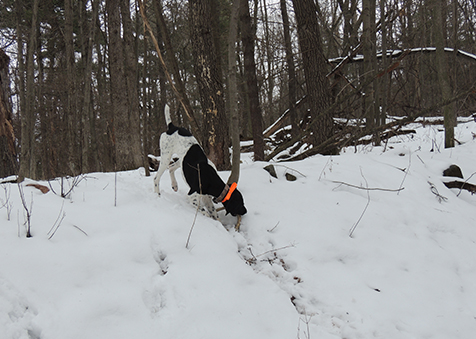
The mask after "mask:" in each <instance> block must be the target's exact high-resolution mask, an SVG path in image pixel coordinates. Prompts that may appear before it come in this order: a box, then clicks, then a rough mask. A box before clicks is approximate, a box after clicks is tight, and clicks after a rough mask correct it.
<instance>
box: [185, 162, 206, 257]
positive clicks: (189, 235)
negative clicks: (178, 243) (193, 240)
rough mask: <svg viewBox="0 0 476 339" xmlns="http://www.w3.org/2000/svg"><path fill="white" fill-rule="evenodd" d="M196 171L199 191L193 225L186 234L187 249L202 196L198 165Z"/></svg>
mask: <svg viewBox="0 0 476 339" xmlns="http://www.w3.org/2000/svg"><path fill="white" fill-rule="evenodd" d="M197 171H198V187H199V189H200V195H199V197H198V204H197V209H196V211H195V216H194V217H193V223H192V227H190V231H189V232H188V238H187V243H186V244H185V248H187V249H188V244H189V243H190V237H191V236H192V231H193V227H194V226H195V221H196V220H197V214H198V210H199V208H200V202H201V200H202V199H201V196H202V180H201V178H200V164H197Z"/></svg>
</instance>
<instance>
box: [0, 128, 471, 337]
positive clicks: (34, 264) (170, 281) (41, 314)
mask: <svg viewBox="0 0 476 339" xmlns="http://www.w3.org/2000/svg"><path fill="white" fill-rule="evenodd" d="M414 127H418V126H417V125H415V126H414ZM417 132H418V133H417V135H414V136H402V137H398V138H394V139H392V140H391V141H390V142H389V144H388V145H387V146H386V149H385V151H384V148H383V147H371V146H365V147H360V148H359V149H358V150H357V152H355V150H354V149H347V150H346V151H345V152H343V153H342V154H341V155H340V156H334V157H324V156H315V157H312V158H310V159H307V160H304V161H300V162H293V163H284V164H276V169H277V171H278V176H279V178H278V179H275V178H273V177H271V176H270V175H269V174H268V172H266V171H264V170H263V167H264V166H265V165H266V164H265V163H259V162H258V163H254V162H252V161H250V160H249V155H247V154H244V155H243V165H242V172H241V177H240V182H239V185H238V187H239V189H240V190H241V192H242V193H243V195H244V197H245V203H246V206H247V208H248V214H247V215H246V216H245V217H244V218H243V222H242V226H241V231H240V232H239V233H236V232H235V231H234V230H233V223H234V218H232V217H230V216H224V215H223V212H220V213H221V214H220V216H221V217H222V223H223V224H224V225H225V227H223V225H222V223H220V222H218V221H213V220H211V219H208V218H206V217H204V216H202V215H200V214H199V215H197V217H196V221H195V224H194V218H195V210H194V208H193V207H192V206H191V205H189V204H188V203H187V201H186V199H185V197H186V192H187V188H186V187H185V184H184V183H183V181H182V180H180V179H181V178H179V185H181V187H180V189H179V192H178V193H175V192H173V191H172V190H171V189H170V188H169V178H168V176H163V179H162V180H163V183H162V185H161V186H162V190H163V191H162V196H161V197H158V196H156V195H155V194H154V192H153V185H152V178H151V177H145V176H144V174H143V170H140V169H139V170H136V171H130V172H122V173H118V174H117V177H115V175H114V174H113V173H108V174H104V173H93V174H88V175H86V176H85V177H84V178H83V179H82V180H81V181H80V182H79V183H78V184H77V186H76V187H75V188H74V189H73V191H72V193H71V194H70V196H69V197H68V198H67V199H63V198H61V197H59V196H57V195H55V194H54V193H53V192H49V193H47V194H42V193H41V192H40V191H39V190H37V189H36V188H33V187H26V186H24V184H26V183H29V182H31V181H27V182H26V183H24V184H22V186H23V192H24V197H25V200H26V202H27V206H29V208H31V210H32V217H31V230H32V234H33V237H32V238H26V237H25V227H24V226H23V224H24V221H25V216H24V208H23V206H22V203H21V200H20V197H19V188H18V186H17V185H13V184H3V185H1V188H0V206H1V205H5V203H8V208H7V206H6V205H5V206H4V207H3V208H2V209H0V338H1V339H3V338H5V339H10V338H45V339H46V338H47V339H64V338H68V339H74V338H78V339H79V338H81V339H83V338H99V339H100V338H115V339H118V338H144V339H145V338H158V337H160V338H173V339H177V338H187V339H194V338H207V339H211V338H217V339H218V338H220V339H223V338H227V339H228V338H237V339H238V338H239V339H241V338H247V339H250V338H257V339H258V338H259V339H262V338H273V339H276V338H283V339H284V338H323V339H326V338H348V339H350V338H386V339H388V338H445V339H446V338H472V336H473V335H474V333H475V332H476V285H475V284H474V282H475V281H476V265H475V262H474V261H475V258H476V222H475V221H476V211H475V207H476V196H472V195H471V194H469V193H468V192H467V191H462V192H459V190H456V189H453V190H449V189H447V188H446V187H445V186H444V185H443V183H442V180H443V177H442V176H441V173H442V171H443V169H445V168H446V167H447V166H449V165H450V164H457V165H459V166H460V167H461V169H462V170H463V173H464V175H465V179H468V178H469V177H470V175H471V174H472V173H474V172H476V140H475V139H474V137H473V134H472V133H476V124H475V123H474V122H466V123H461V124H459V125H458V127H457V129H456V138H457V139H458V140H459V141H460V142H462V143H463V144H462V145H459V146H457V147H456V148H454V149H451V150H445V149H443V146H442V137H443V136H442V132H441V131H439V130H438V126H427V127H425V128H423V127H421V126H420V127H419V128H418V129H417ZM432 149H433V151H432V152H431V150H432ZM286 172H289V173H292V174H294V175H295V176H296V177H297V180H296V181H293V182H291V181H287V180H286V179H285V178H284V174H285V173H286ZM220 175H221V176H222V177H223V178H224V179H226V178H227V176H228V173H226V172H223V173H220ZM469 181H470V182H473V183H475V182H476V176H474V177H473V178H471V179H470V180H469ZM71 183H72V180H69V181H68V182H64V186H65V187H66V188H68V187H69V186H68V185H70V184H71ZM42 184H46V183H42ZM59 184H60V182H59V181H56V182H52V186H53V187H54V188H55V190H56V191H59ZM46 185H47V184H46ZM350 185H353V186H357V187H361V188H367V187H368V188H372V190H364V189H359V188H357V187H352V186H350ZM373 188H375V190H374V189H373ZM402 188H403V189H402ZM116 192H117V193H116ZM435 193H438V194H439V195H440V196H441V197H444V198H445V199H443V198H441V197H440V198H438V196H437V195H436V194H435ZM115 204H116V206H114V205H115ZM192 224H194V227H193V230H192V233H191V236H190V243H189V247H188V248H186V247H185V244H186V242H187V238H188V235H189V232H190V230H191V227H192ZM354 227H355V229H354V231H353V236H352V237H349V232H350V230H351V229H352V228H354ZM49 237H51V238H50V239H49Z"/></svg>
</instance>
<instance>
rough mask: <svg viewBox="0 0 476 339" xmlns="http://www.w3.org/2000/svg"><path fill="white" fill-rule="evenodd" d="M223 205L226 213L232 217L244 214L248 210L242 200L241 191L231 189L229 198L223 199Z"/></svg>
mask: <svg viewBox="0 0 476 339" xmlns="http://www.w3.org/2000/svg"><path fill="white" fill-rule="evenodd" d="M223 206H225V209H226V214H228V213H230V214H231V215H232V216H234V217H235V216H237V215H245V214H246V212H248V211H247V210H246V207H245V203H244V201H243V195H241V192H240V191H238V190H234V191H233V193H232V195H231V197H230V200H228V201H225V202H224V203H223Z"/></svg>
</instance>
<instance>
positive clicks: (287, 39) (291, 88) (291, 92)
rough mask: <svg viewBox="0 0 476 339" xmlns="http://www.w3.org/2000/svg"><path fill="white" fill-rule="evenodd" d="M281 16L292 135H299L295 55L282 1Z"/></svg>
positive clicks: (284, 0)
mask: <svg viewBox="0 0 476 339" xmlns="http://www.w3.org/2000/svg"><path fill="white" fill-rule="evenodd" d="M280 6H281V16H282V17H283V33H284V49H285V51H286V64H287V67H288V106H289V117H290V120H291V128H292V134H293V135H295V134H297V130H298V117H297V113H296V84H297V82H296V72H295V69H294V55H293V49H292V44H291V33H290V29H289V27H290V26H289V16H288V10H287V8H286V0H280Z"/></svg>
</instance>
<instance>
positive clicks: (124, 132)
mask: <svg viewBox="0 0 476 339" xmlns="http://www.w3.org/2000/svg"><path fill="white" fill-rule="evenodd" d="M120 5H121V1H120V0H107V1H106V10H107V23H108V33H109V44H108V46H109V69H110V73H111V103H112V108H113V114H114V122H113V143H114V146H115V147H114V149H115V154H114V155H115V165H116V166H115V167H116V168H115V170H117V171H124V170H130V169H135V168H138V167H140V166H141V165H142V157H141V154H142V152H141V147H140V143H137V138H136V137H135V136H134V137H133V135H132V134H134V133H137V128H136V124H138V121H137V120H134V119H135V115H134V116H131V114H130V112H129V109H130V108H131V107H130V105H129V102H130V98H129V96H130V95H137V92H134V91H133V90H132V89H131V88H128V87H127V78H126V71H125V70H124V65H125V55H124V42H123V41H122V38H121V28H122V27H121V15H120Z"/></svg>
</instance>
